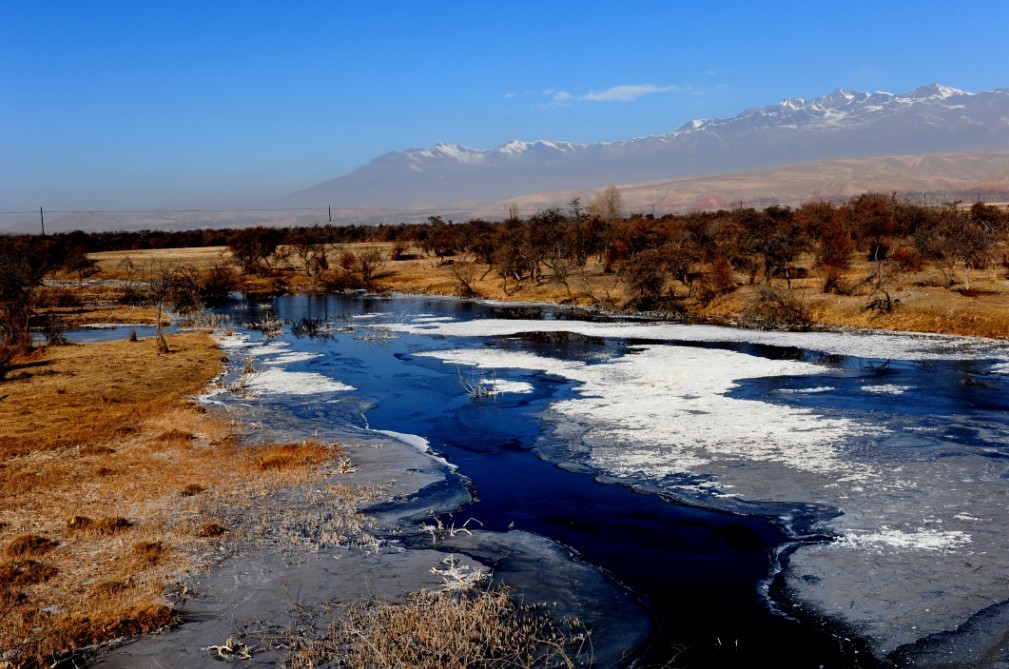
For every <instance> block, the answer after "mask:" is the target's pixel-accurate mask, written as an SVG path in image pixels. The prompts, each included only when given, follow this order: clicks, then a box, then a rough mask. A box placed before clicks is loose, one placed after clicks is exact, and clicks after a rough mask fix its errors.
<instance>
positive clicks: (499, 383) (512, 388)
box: [480, 379, 535, 395]
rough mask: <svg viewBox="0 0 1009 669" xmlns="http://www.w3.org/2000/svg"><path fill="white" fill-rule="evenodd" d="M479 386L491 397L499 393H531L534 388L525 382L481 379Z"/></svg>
mask: <svg viewBox="0 0 1009 669" xmlns="http://www.w3.org/2000/svg"><path fill="white" fill-rule="evenodd" d="M480 385H482V386H485V387H486V388H487V389H488V390H489V392H490V393H491V394H492V395H500V394H501V393H531V392H532V391H533V390H535V388H533V385H532V384H531V383H526V382H525V381H508V380H506V379H481V380H480Z"/></svg>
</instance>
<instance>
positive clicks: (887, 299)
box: [865, 290, 900, 318]
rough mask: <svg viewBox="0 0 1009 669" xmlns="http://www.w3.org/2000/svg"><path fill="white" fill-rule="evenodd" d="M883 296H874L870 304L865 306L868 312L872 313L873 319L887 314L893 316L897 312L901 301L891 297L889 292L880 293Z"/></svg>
mask: <svg viewBox="0 0 1009 669" xmlns="http://www.w3.org/2000/svg"><path fill="white" fill-rule="evenodd" d="M880 292H882V293H883V294H882V295H874V296H873V298H872V299H871V300H869V303H868V304H867V305H865V310H866V311H871V312H872V317H873V318H879V317H880V316H884V315H887V314H892V313H893V312H894V311H896V309H897V306H898V305H899V304H900V300H899V299H897V298H894V297H891V296H890V293H889V292H888V291H885V290H883V291H880Z"/></svg>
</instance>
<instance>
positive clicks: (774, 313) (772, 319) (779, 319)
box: [743, 285, 813, 330]
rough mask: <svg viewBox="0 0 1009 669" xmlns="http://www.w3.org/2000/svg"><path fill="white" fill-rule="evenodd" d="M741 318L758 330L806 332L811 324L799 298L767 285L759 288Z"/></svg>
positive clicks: (803, 304)
mask: <svg viewBox="0 0 1009 669" xmlns="http://www.w3.org/2000/svg"><path fill="white" fill-rule="evenodd" d="M743 317H744V320H745V321H746V322H747V323H748V324H749V325H753V326H756V327H760V328H771V329H780V330H808V329H809V328H810V326H811V325H812V324H813V319H812V317H811V316H810V313H809V309H808V308H807V307H806V305H805V303H804V302H803V301H802V298H801V297H798V296H796V295H795V294H794V293H792V292H791V291H787V292H786V291H782V290H780V289H778V288H774V287H772V286H768V285H764V286H761V288H760V290H759V291H758V292H757V294H756V296H755V297H754V299H753V301H752V302H750V304H749V305H747V307H746V310H745V312H744V315H743Z"/></svg>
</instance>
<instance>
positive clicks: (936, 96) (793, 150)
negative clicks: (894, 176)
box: [278, 84, 1009, 207]
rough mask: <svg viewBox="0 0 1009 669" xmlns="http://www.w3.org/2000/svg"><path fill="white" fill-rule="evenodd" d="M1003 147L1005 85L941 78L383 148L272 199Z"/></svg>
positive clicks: (494, 195)
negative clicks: (595, 137) (544, 137)
mask: <svg viewBox="0 0 1009 669" xmlns="http://www.w3.org/2000/svg"><path fill="white" fill-rule="evenodd" d="M1005 149H1009V89H998V90H995V91H991V92H983V93H967V92H965V91H960V90H957V89H955V88H950V87H948V86H942V85H940V84H932V85H930V86H923V87H921V88H916V89H915V90H913V91H910V92H908V93H901V94H892V93H883V92H875V93H863V92H858V91H846V90H842V89H838V90H835V91H833V92H832V93H829V94H828V95H824V96H822V97H818V98H814V99H812V100H803V99H801V98H788V99H785V100H782V101H781V102H779V103H777V104H774V105H769V106H767V107H761V108H753V109H748V110H746V111H744V112H743V113H741V114H739V115H738V116H735V117H733V118H730V119H702V120H694V121H690V122H689V123H686V124H684V125H682V126H680V127H679V128H677V129H676V130H674V131H672V132H670V133H667V134H665V135H659V136H651V137H641V138H636V139H629V140H625V141H620V142H608V143H600V144H587V145H586V144H570V143H566V142H551V141H537V142H521V141H511V142H507V143H506V144H502V145H501V146H498V147H495V148H493V149H489V150H477V149H472V148H467V147H464V146H458V145H454V144H445V143H441V144H436V145H435V146H433V147H431V148H427V149H409V150H406V151H402V152H392V153H387V154H385V155H383V156H380V157H378V158H376V159H375V160H373V161H371V162H370V163H368V164H367V165H364V166H362V167H360V168H358V169H356V170H354V171H353V172H351V173H349V174H346V175H344V176H341V177H337V178H335V179H331V180H329V181H325V182H323V183H320V184H318V185H315V186H312V187H310V188H307V189H305V190H302V191H298V192H296V193H292V194H291V195H288V196H286V197H285V198H283V199H282V200H281V201H280V202H279V203H278V204H280V205H283V206H290V207H324V206H326V205H333V206H334V207H367V206H377V207H409V206H414V205H422V204H452V203H457V202H463V201H468V202H474V201H491V200H505V199H507V198H511V197H517V196H521V195H523V194H527V193H534V192H543V191H553V190H565V189H576V188H598V187H601V186H605V185H606V184H610V183H624V184H626V183H637V182H644V181H655V180H660V179H671V178H679V177H694V176H703V175H711V174H723V173H727V172H740V171H745V170H754V169H763V168H769V167H778V166H782V165H789V164H793V163H801V162H809V161H814V160H821V159H825V158H839V157H868V156H883V155H896V154H930V153H939V152H952V151H977V150H992V151H994V150H1005Z"/></svg>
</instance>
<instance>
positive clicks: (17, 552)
mask: <svg viewBox="0 0 1009 669" xmlns="http://www.w3.org/2000/svg"><path fill="white" fill-rule="evenodd" d="M57 546H59V542H57V541H53V540H52V539H49V538H48V537H43V536H40V535H38V534H22V535H21V536H19V537H17V538H15V539H14V541H12V542H10V544H8V545H7V555H9V556H10V557H15V558H20V557H27V556H36V555H43V554H45V553H48V552H49V551H51V550H52V549H54V548H56V547H57Z"/></svg>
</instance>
